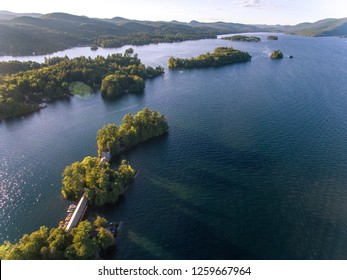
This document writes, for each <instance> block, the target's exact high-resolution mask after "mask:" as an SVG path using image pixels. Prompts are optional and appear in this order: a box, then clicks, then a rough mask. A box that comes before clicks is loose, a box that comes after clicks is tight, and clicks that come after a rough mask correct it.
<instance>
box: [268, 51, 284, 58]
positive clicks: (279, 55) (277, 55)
mask: <svg viewBox="0 0 347 280" xmlns="http://www.w3.org/2000/svg"><path fill="white" fill-rule="evenodd" d="M270 58H271V59H281V58H283V53H282V52H281V51H280V50H275V51H273V52H272V53H271V55H270Z"/></svg>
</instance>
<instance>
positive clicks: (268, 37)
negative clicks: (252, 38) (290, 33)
mask: <svg viewBox="0 0 347 280" xmlns="http://www.w3.org/2000/svg"><path fill="white" fill-rule="evenodd" d="M267 39H268V40H278V37H277V36H274V35H270V36H267Z"/></svg>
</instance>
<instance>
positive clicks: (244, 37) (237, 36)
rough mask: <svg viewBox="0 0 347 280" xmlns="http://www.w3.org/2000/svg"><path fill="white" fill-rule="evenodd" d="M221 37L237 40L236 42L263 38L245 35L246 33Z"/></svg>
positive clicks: (256, 40)
mask: <svg viewBox="0 0 347 280" xmlns="http://www.w3.org/2000/svg"><path fill="white" fill-rule="evenodd" d="M221 39H223V40H230V41H236V42H260V41H261V39H260V38H259V37H256V36H245V35H234V36H227V37H222V38H221Z"/></svg>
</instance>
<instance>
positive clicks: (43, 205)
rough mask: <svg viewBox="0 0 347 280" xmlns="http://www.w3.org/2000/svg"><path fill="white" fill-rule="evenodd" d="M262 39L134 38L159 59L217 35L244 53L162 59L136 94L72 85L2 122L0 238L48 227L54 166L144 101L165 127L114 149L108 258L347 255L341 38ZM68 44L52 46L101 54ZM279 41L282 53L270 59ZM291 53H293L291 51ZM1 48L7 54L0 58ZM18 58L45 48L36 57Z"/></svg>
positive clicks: (345, 53) (149, 57) (205, 45)
mask: <svg viewBox="0 0 347 280" xmlns="http://www.w3.org/2000/svg"><path fill="white" fill-rule="evenodd" d="M258 36H260V37H261V38H262V39H263V40H262V42H260V43H235V42H228V41H222V40H218V39H217V40H201V41H192V42H183V43H175V44H159V45H150V46H142V47H134V49H135V51H136V52H137V53H138V54H139V57H140V58H141V59H142V61H143V62H144V63H145V64H146V65H152V66H155V65H163V66H165V67H166V66H167V63H166V62H167V59H168V58H169V57H170V56H171V55H174V56H180V57H191V56H196V55H198V54H200V53H205V52H207V51H210V52H211V51H213V49H214V48H215V47H217V46H233V47H235V48H237V49H241V50H244V51H248V52H250V53H251V54H252V56H253V58H252V61H251V62H249V63H244V64H239V65H230V66H224V67H220V68H210V69H197V70H184V71H183V72H180V71H169V70H167V69H166V73H165V75H164V76H163V77H159V78H156V79H154V80H149V81H147V82H146V89H145V91H144V93H143V94H139V95H135V94H125V95H124V96H122V97H121V98H119V99H118V100H116V101H114V102H105V101H104V100H102V98H101V96H100V93H96V94H95V95H93V96H92V97H91V98H89V99H81V98H78V97H73V98H71V99H66V100H61V101H57V102H54V103H52V104H49V107H48V108H46V109H44V110H42V111H40V112H38V113H34V114H32V115H29V116H25V117H24V118H17V119H13V120H6V121H4V120H3V121H1V122H0V241H4V240H11V241H16V240H18V238H19V237H20V236H21V235H22V234H24V233H27V232H31V231H34V230H36V229H38V228H39V226H41V225H47V226H49V227H53V226H57V224H58V222H59V220H61V219H63V218H64V216H65V213H66V212H65V211H66V208H67V205H68V204H69V203H68V202H66V201H64V200H63V199H62V198H61V196H60V189H61V173H62V171H63V169H64V167H65V166H66V165H69V164H71V163H72V162H74V161H78V160H82V159H83V158H84V157H85V156H87V155H92V156H95V155H96V141H95V137H96V132H97V130H98V129H100V128H101V127H102V125H103V124H105V123H109V122H116V123H118V124H119V123H120V121H121V119H122V117H123V116H124V115H125V114H126V113H128V112H132V113H136V112H137V111H139V110H141V109H142V108H143V107H145V106H148V107H150V108H151V109H155V110H159V111H160V112H162V113H163V114H165V115H166V117H167V119H168V121H169V124H170V132H169V134H168V135H166V136H164V137H161V138H158V139H155V140H152V141H149V142H148V143H145V144H143V145H141V146H139V147H137V148H134V149H133V150H131V151H130V152H128V153H127V154H124V155H123V157H124V158H125V159H127V160H128V161H129V162H130V163H131V165H132V166H134V168H136V169H137V170H138V174H137V176H136V179H135V181H134V183H133V184H132V185H131V186H130V187H129V189H128V191H127V192H126V194H125V196H124V197H123V198H122V199H121V201H120V202H119V204H118V205H116V206H107V207H104V208H100V209H93V211H97V212H98V213H99V214H101V215H104V216H106V217H107V218H108V219H109V220H111V221H122V226H121V230H120V233H119V235H118V237H117V246H116V248H115V249H114V251H112V252H110V255H109V256H108V257H109V258H114V259H347V172H346V171H347V79H346V77H347V42H346V39H342V38H305V37H297V36H287V35H281V34H280V35H279V40H278V41H267V40H266V36H267V34H258ZM124 49H125V48H121V49H99V50H98V51H97V52H92V51H90V50H89V48H75V49H72V50H67V51H64V52H60V53H57V54H55V55H65V54H66V55H68V56H70V57H74V56H80V55H87V56H96V55H107V54H110V53H113V52H123V51H124ZM274 49H281V50H282V51H283V52H284V54H285V58H284V59H283V60H280V61H272V60H270V59H269V57H268V56H269V54H270V53H271V51H272V50H274ZM289 55H293V56H294V59H289ZM0 59H1V60H9V59H11V57H2V58H0ZM19 59H22V60H28V59H30V60H37V61H43V57H23V58H19Z"/></svg>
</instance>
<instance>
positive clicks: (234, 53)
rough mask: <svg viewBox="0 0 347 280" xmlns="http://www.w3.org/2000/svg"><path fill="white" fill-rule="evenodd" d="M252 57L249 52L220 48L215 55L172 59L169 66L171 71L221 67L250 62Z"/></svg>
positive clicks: (208, 54) (215, 51)
mask: <svg viewBox="0 0 347 280" xmlns="http://www.w3.org/2000/svg"><path fill="white" fill-rule="evenodd" d="M251 57H252V56H251V55H250V54H249V53H247V52H242V51H239V50H235V49H233V48H227V47H219V48H216V49H215V50H214V52H213V53H206V54H201V55H199V56H198V57H196V58H174V57H170V58H169V61H168V66H169V68H171V69H174V68H201V67H211V66H221V65H226V64H232V63H240V62H246V61H250V60H251Z"/></svg>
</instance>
